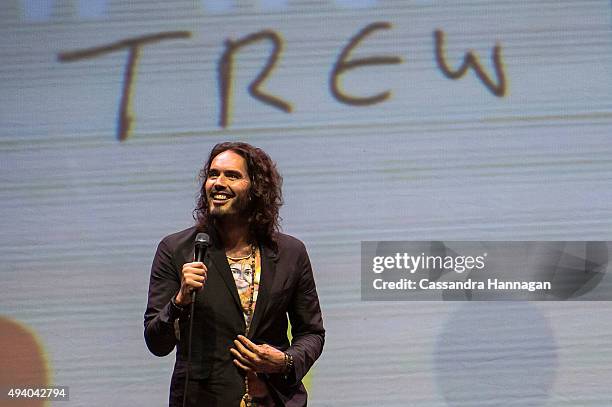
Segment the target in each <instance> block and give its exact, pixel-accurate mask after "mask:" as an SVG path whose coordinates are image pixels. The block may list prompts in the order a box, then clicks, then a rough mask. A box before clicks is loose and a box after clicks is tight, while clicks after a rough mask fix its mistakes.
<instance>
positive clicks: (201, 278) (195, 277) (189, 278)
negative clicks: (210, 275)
mask: <svg viewBox="0 0 612 407" xmlns="http://www.w3.org/2000/svg"><path fill="white" fill-rule="evenodd" d="M185 280H187V281H197V282H199V283H203V282H204V281H206V275H200V274H185Z"/></svg>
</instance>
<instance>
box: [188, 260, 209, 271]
mask: <svg viewBox="0 0 612 407" xmlns="http://www.w3.org/2000/svg"><path fill="white" fill-rule="evenodd" d="M183 267H193V268H196V269H203V268H204V267H206V266H205V265H204V263H202V262H201V261H192V262H191V263H185V264H183Z"/></svg>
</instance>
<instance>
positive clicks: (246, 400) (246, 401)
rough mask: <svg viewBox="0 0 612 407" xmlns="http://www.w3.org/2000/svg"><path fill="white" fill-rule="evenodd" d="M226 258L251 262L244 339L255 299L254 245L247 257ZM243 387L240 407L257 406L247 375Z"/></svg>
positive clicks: (249, 326) (255, 255) (248, 327)
mask: <svg viewBox="0 0 612 407" xmlns="http://www.w3.org/2000/svg"><path fill="white" fill-rule="evenodd" d="M227 257H228V258H230V259H232V260H247V259H250V260H251V281H249V288H250V291H251V293H250V296H249V306H248V308H247V312H246V329H245V332H244V336H245V337H246V336H248V334H249V329H250V328H251V321H252V320H253V303H254V299H255V276H256V275H257V270H256V268H255V266H256V265H255V259H256V258H257V252H256V249H255V245H252V246H251V253H249V254H248V255H247V256H244V257H240V258H235V257H230V256H227ZM244 387H245V392H244V396H242V400H240V407H256V406H257V404H256V403H255V402H254V401H253V398H252V397H251V396H250V395H249V379H248V377H247V375H245V376H244Z"/></svg>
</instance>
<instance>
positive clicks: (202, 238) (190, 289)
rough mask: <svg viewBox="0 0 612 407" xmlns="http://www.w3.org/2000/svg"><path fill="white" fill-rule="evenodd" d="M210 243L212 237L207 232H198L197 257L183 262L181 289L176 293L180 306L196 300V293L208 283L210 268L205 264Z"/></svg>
mask: <svg viewBox="0 0 612 407" xmlns="http://www.w3.org/2000/svg"><path fill="white" fill-rule="evenodd" d="M209 244H210V238H209V237H208V235H207V234H206V233H198V235H197V236H196V241H195V256H194V257H195V259H194V261H193V262H191V263H185V264H183V269H182V271H181V289H180V290H179V292H178V294H177V295H176V299H175V301H176V304H177V305H178V306H180V307H184V306H186V305H189V304H190V303H191V302H193V301H195V294H196V292H197V291H199V290H201V289H202V287H204V284H205V283H206V273H207V272H208V269H207V268H206V265H205V264H204V258H205V256H206V249H208V245H209Z"/></svg>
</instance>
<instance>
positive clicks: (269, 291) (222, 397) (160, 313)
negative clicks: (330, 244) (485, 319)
mask: <svg viewBox="0 0 612 407" xmlns="http://www.w3.org/2000/svg"><path fill="white" fill-rule="evenodd" d="M197 232H198V231H197V230H196V228H195V227H191V228H189V229H186V230H183V231H181V232H178V233H175V234H172V235H170V236H167V237H165V238H164V239H163V240H162V241H161V242H160V243H159V246H158V248H157V252H156V254H155V258H154V259H153V265H152V267H151V278H150V282H149V297H148V303H147V309H146V312H145V315H144V327H145V329H144V336H145V341H146V343H147V346H148V348H149V350H150V351H151V352H152V353H153V354H155V355H157V356H165V355H167V354H169V353H170V352H171V351H172V350H173V349H174V347H175V346H176V347H177V352H176V362H175V365H174V372H173V375H172V382H171V387H170V405H171V406H172V405H174V404H176V405H178V406H180V405H181V404H182V396H183V385H184V376H185V372H186V369H187V349H188V347H187V340H186V339H187V337H188V329H189V323H188V316H189V315H188V311H184V312H182V313H181V312H180V311H178V310H177V309H176V308H175V307H174V306H173V305H172V304H171V303H170V299H171V298H172V297H173V296H174V295H175V294H176V293H177V292H178V291H179V288H180V275H181V274H180V273H181V270H182V267H183V264H185V263H188V262H191V261H193V258H194V253H193V252H194V248H193V247H194V241H195V236H196V234H197ZM209 234H210V235H211V241H212V245H211V247H210V248H209V249H208V252H207V260H206V264H207V267H208V275H207V281H206V284H205V285H204V288H203V289H202V290H201V291H200V292H199V293H198V294H197V297H196V302H195V317H194V321H193V346H192V357H191V360H192V362H191V371H190V379H194V380H198V381H200V383H201V384H202V385H203V386H204V387H206V386H210V387H211V389H212V390H211V391H213V393H217V395H216V396H214V397H213V398H214V399H215V402H216V405H219V406H224V407H225V406H228V407H231V406H232V405H235V406H238V403H239V401H240V398H241V397H242V395H243V394H244V391H245V389H244V376H243V374H242V372H241V371H240V370H239V369H238V368H237V367H235V365H234V364H233V363H232V359H233V358H232V356H231V354H230V352H229V348H231V347H232V346H233V340H234V339H236V337H237V336H238V335H243V334H244V332H245V328H246V324H245V321H244V316H243V312H242V308H241V306H240V299H239V297H238V291H237V289H236V284H235V282H234V278H233V276H232V273H231V270H230V268H229V265H228V262H227V259H226V257H225V251H224V250H223V248H222V247H221V246H220V239H218V238H217V237H216V235H215V232H214V230H210V231H209ZM277 241H278V248H277V250H272V249H271V248H270V247H267V246H263V247H260V249H261V280H260V285H259V293H258V297H257V303H256V306H255V313H254V315H253V321H252V323H251V327H250V329H249V335H248V337H249V339H251V340H252V341H253V342H255V343H258V344H261V343H267V344H269V345H271V346H274V347H276V348H278V349H280V350H283V351H287V352H288V353H289V354H291V355H292V356H293V360H294V363H295V369H294V374H293V375H290V376H289V377H285V376H283V375H280V374H278V375H277V374H270V375H265V376H264V380H265V381H266V383H267V384H268V388H269V390H270V394H271V396H272V397H273V399H274V401H275V403H276V405H279V406H290V407H298V406H305V405H306V390H305V388H304V386H303V385H302V382H301V380H302V378H303V377H304V375H305V374H306V373H307V372H308V370H309V369H310V367H311V366H312V364H313V363H314V362H315V360H317V358H318V357H319V355H320V354H321V351H322V350H323V344H324V340H325V330H324V328H323V320H322V316H321V309H320V306H319V298H318V295H317V291H316V287H315V282H314V278H313V273H312V268H311V266H310V260H309V258H308V254H307V253H306V248H305V247H304V244H303V243H302V242H300V241H299V240H297V239H295V238H293V237H291V236H288V235H285V234H279V235H278V238H277ZM287 315H288V316H289V320H290V321H291V335H292V337H293V338H292V341H291V344H290V343H289V340H288V338H287V326H288V325H287ZM175 320H177V321H178V324H176V325H177V326H178V329H176V330H175ZM190 388H191V384H190ZM210 404H213V402H211V403H210Z"/></svg>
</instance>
